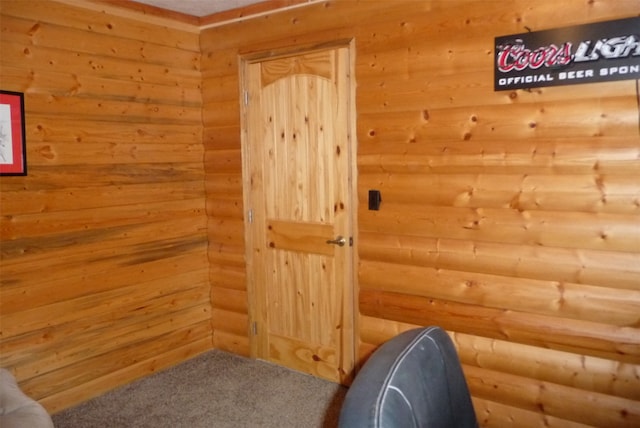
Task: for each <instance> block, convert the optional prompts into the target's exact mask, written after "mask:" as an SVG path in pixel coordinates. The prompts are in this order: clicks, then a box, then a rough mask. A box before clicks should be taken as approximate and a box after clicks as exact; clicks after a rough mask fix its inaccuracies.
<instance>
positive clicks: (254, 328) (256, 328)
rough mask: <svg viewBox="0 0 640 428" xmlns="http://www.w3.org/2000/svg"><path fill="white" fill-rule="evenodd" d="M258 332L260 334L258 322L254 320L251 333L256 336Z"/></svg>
mask: <svg viewBox="0 0 640 428" xmlns="http://www.w3.org/2000/svg"><path fill="white" fill-rule="evenodd" d="M257 334H258V323H257V322H255V321H254V322H252V323H251V335H252V336H256V335H257Z"/></svg>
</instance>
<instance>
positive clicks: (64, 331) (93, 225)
mask: <svg viewBox="0 0 640 428" xmlns="http://www.w3.org/2000/svg"><path fill="white" fill-rule="evenodd" d="M0 20H1V21H2V33H1V34H0V51H1V52H2V55H0V81H2V89H5V90H13V91H19V92H23V93H24V94H25V113H26V114H25V119H26V123H25V125H26V134H27V135H26V141H27V164H28V175H27V176H18V177H1V178H0V188H1V190H2V191H1V192H0V195H1V196H0V204H1V205H0V237H1V238H2V243H1V245H0V249H1V252H0V263H1V267H0V269H1V270H2V275H1V277H0V314H1V315H0V365H2V366H3V367H7V368H9V369H10V370H11V371H12V372H13V373H14V374H15V375H16V378H17V379H18V381H19V382H20V385H21V387H22V388H23V389H24V390H25V392H26V393H27V394H29V395H31V396H32V397H34V398H36V399H38V400H40V401H41V402H42V403H43V404H44V405H45V406H46V407H47V409H48V410H50V411H52V412H55V411H58V410H62V409H64V408H66V407H69V406H70V405H73V404H75V403H78V402H80V401H84V400H86V399H88V398H91V397H92V396H95V395H97V394H99V393H102V392H106V391H107V390H109V389H112V388H114V387H117V386H120V385H122V384H124V383H126V382H129V381H131V380H133V379H136V378H139V377H141V376H144V375H147V374H149V373H152V372H154V371H155V370H158V369H161V368H164V367H167V366H170V365H173V364H176V363H178V362H181V361H183V360H184V359H186V358H189V357H192V356H194V355H196V354H198V353H201V352H204V351H206V350H208V349H211V347H212V345H213V341H212V325H211V317H212V308H211V290H210V286H209V270H208V264H209V263H208V260H207V247H208V240H207V218H206V212H205V210H206V207H205V198H204V195H205V193H204V177H205V173H204V170H203V163H202V160H203V156H204V149H203V144H202V95H201V74H200V70H199V68H200V49H199V34H198V32H199V30H198V29H197V27H193V26H189V25H185V24H176V25H170V21H169V20H163V19H161V18H155V17H145V16H144V15H139V14H138V15H137V17H136V14H132V13H118V12H117V10H116V9H115V8H113V7H112V6H111V5H108V4H106V3H105V4H103V5H102V6H100V5H98V4H97V3H94V2H87V1H84V2H76V1H74V0H68V1H67V0H64V1H62V2H59V1H38V0H34V1H6V2H4V1H3V2H2V6H1V7H0ZM145 21H146V22H145Z"/></svg>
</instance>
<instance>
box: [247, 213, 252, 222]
mask: <svg viewBox="0 0 640 428" xmlns="http://www.w3.org/2000/svg"><path fill="white" fill-rule="evenodd" d="M247 218H248V220H249V224H252V223H253V210H249V212H248V213H247Z"/></svg>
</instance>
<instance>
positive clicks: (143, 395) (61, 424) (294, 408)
mask: <svg viewBox="0 0 640 428" xmlns="http://www.w3.org/2000/svg"><path fill="white" fill-rule="evenodd" d="M345 393H346V388H344V387H342V386H340V385H337V384H334V383H331V382H328V381H325V380H322V379H318V378H315V377H313V376H309V375H306V374H303V373H299V372H296V371H292V370H289V369H287V368H284V367H280V366H277V365H274V364H271V363H268V362H265V361H259V360H253V359H249V358H245V357H241V356H238V355H234V354H230V353H227V352H223V351H219V350H214V351H209V352H206V353H204V354H201V355H199V356H197V357H195V358H193V359H190V360H188V361H186V362H184V363H181V364H179V365H177V366H174V367H171V368H169V369H167V370H164V371H161V372H158V373H155V374H153V375H150V376H148V377H145V378H143V379H141V380H138V381H136V382H133V383H131V384H128V385H125V386H123V387H120V388H117V389H115V390H113V391H110V392H108V393H106V394H104V395H101V396H99V397H97V398H94V399H92V400H90V401H87V402H85V403H82V404H80V405H78V406H75V407H72V408H69V409H66V410H64V411H62V412H60V413H57V414H55V415H53V422H54V424H55V426H56V428H98V427H99V428H147V427H148V428H151V427H153V428H165V427H167V428H169V427H171V428H181V427H185V428H186V427H189V428H200V427H202V428H204V427H207V428H227V427H229V428H231V427H233V428H244V427H246V428H250V427H274V428H275V427H278V428H287V427H291V428H307V427H308V428H313V427H322V428H329V427H335V426H337V421H338V415H339V413H340V407H341V405H342V402H343V400H344V395H345Z"/></svg>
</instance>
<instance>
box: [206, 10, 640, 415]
mask: <svg viewBox="0 0 640 428" xmlns="http://www.w3.org/2000/svg"><path fill="white" fill-rule="evenodd" d="M639 13H640V1H638V0H591V1H587V0H567V1H562V2H558V1H556V0H536V1H530V0H526V1H524V0H523V1H520V0H514V1H508V0H505V1H467V0H431V1H429V0H424V1H417V0H406V1H402V0H394V1H382V0H364V1H355V0H336V1H329V2H325V3H321V4H314V5H310V6H306V7H304V8H299V9H295V10H291V11H288V12H285V13H278V14H270V15H265V16H261V17H256V18H254V19H249V20H246V21H242V22H236V23H232V24H229V25H224V26H219V27H213V28H209V29H205V30H204V31H203V32H202V36H201V49H202V73H203V119H204V146H205V173H206V188H207V209H208V212H209V215H210V216H211V219H212V224H214V225H215V227H212V228H210V229H209V241H210V244H211V245H210V250H209V261H210V264H211V277H210V281H211V284H212V287H213V291H212V295H213V301H212V304H213V322H214V344H215V346H216V347H219V348H222V349H227V350H231V351H233V352H238V353H241V354H248V353H249V339H248V337H247V331H248V329H247V319H248V317H247V303H246V302H247V295H246V288H245V276H244V258H243V256H244V248H243V245H242V242H243V220H242V219H243V210H242V203H241V201H242V180H241V150H240V114H239V98H240V97H239V93H238V87H239V82H238V72H239V70H238V65H239V61H238V55H239V54H248V53H253V52H259V51H268V50H280V49H283V48H287V47H291V46H305V45H313V44H318V43H323V42H327V41H330V40H337V39H343V38H346V39H351V38H353V39H355V46H356V76H355V78H356V82H357V99H356V104H357V140H358V149H357V153H358V154H357V164H358V171H357V180H358V196H359V201H360V203H359V206H358V207H357V210H358V225H357V227H358V240H357V242H356V246H357V249H358V255H359V266H358V282H359V284H358V285H357V286H358V308H359V319H358V321H359V328H358V333H359V342H360V346H359V356H360V359H361V360H364V359H365V358H366V357H367V356H368V355H369V354H370V352H371V351H372V350H373V349H374V348H375V347H376V346H378V345H379V344H380V343H382V342H383V341H385V340H386V339H388V338H390V337H392V336H393V335H395V334H397V333H398V332H400V331H403V330H405V329H408V328H411V327H414V326H419V325H429V324H437V325H441V326H443V327H444V328H445V329H447V331H449V332H450V334H451V336H452V337H453V339H454V341H455V343H456V345H457V347H458V350H459V353H460V357H461V359H462V362H463V364H464V370H465V373H466V376H467V380H468V383H469V385H470V388H471V392H472V395H473V400H474V405H475V407H476V410H477V414H478V417H479V419H480V422H481V425H482V426H483V427H504V426H518V427H541V426H550V427H584V426H599V427H624V426H629V427H631V426H639V425H640V123H639V114H640V113H639V111H638V105H639V100H638V82H636V81H622V82H613V83H600V84H589V85H579V86H567V87H556V88H543V89H534V90H531V91H525V90H516V91H510V92H509V91H507V92H494V91H493V58H494V57H493V55H494V46H493V42H494V37H495V36H499V35H506V34H515V33H520V32H524V31H527V30H531V31H537V30H543V29H550V28H556V27H564V26H569V25H577V24H583V23H589V22H596V21H603V20H609V19H618V18H625V17H632V16H637V15H638V14H639ZM373 188H375V189H380V190H381V192H382V200H383V202H382V207H381V209H380V211H377V212H375V211H368V210H367V191H368V189H373Z"/></svg>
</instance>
